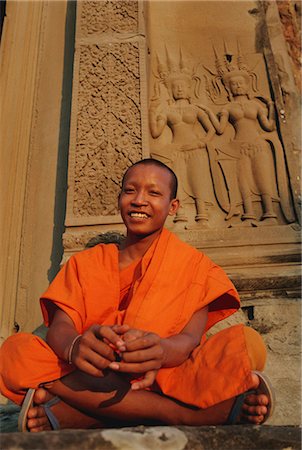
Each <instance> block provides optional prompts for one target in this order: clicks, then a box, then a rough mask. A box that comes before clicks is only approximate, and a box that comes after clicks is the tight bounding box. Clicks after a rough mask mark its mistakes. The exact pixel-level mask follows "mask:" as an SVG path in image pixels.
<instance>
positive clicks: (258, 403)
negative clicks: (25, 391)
mask: <svg viewBox="0 0 302 450" xmlns="http://www.w3.org/2000/svg"><path fill="white" fill-rule="evenodd" d="M258 385H259V377H258V376H257V375H256V374H253V375H252V384H251V386H250V389H255V390H256V394H251V395H250V396H248V397H247V398H246V400H245V403H244V404H243V407H242V414H241V418H240V422H247V423H252V424H260V423H261V422H262V421H263V420H264V416H265V414H266V413H267V406H268V403H269V400H268V397H267V396H266V395H263V394H261V395H259V394H257V387H258ZM54 395H57V396H58V397H60V399H61V401H60V402H59V403H57V404H55V405H54V406H52V408H51V409H52V411H53V413H54V414H55V416H56V417H57V419H58V421H59V423H60V426H61V428H103V427H108V426H111V427H112V426H127V425H128V426H129V425H138V424H147V425H155V424H165V425H195V426H199V425H219V424H224V423H225V422H226V420H227V418H228V415H229V413H230V410H231V408H232V405H233V403H234V399H228V400H225V401H223V402H221V403H219V404H217V405H214V406H212V407H210V408H207V409H197V408H193V407H190V406H189V405H184V404H181V403H179V402H177V401H175V400H173V399H171V398H168V397H166V396H163V395H160V394H157V393H154V392H151V391H146V390H142V391H132V390H131V388H130V383H129V382H127V381H125V380H124V379H123V378H122V377H121V376H120V375H117V374H114V373H110V374H108V375H106V376H104V378H101V379H100V378H95V377H91V376H89V375H86V374H84V373H83V372H73V373H72V374H70V375H68V376H66V377H65V378H63V379H61V380H57V381H54V382H53V383H48V384H47V385H45V387H44V388H40V389H38V390H37V391H36V393H35V396H34V403H35V406H34V407H32V408H30V409H29V412H28V422H27V426H28V429H29V430H30V431H31V432H37V431H44V430H50V429H51V426H50V424H49V422H48V419H47V416H46V414H45V411H44V408H43V406H42V405H43V403H45V402H47V401H48V400H49V399H50V398H51V397H52V396H54Z"/></svg>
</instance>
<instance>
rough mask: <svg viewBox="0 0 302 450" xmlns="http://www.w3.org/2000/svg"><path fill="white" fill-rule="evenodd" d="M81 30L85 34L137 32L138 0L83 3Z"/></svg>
mask: <svg viewBox="0 0 302 450" xmlns="http://www.w3.org/2000/svg"><path fill="white" fill-rule="evenodd" d="M81 9H82V14H81V31H82V33H83V34H84V35H85V34H87V35H91V34H100V33H108V32H115V33H125V32H137V29H138V2H136V1H133V0H128V1H125V0H118V1H117V0H111V1H109V0H106V1H103V0H97V1H85V2H82V4H81Z"/></svg>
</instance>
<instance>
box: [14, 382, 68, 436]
mask: <svg viewBox="0 0 302 450" xmlns="http://www.w3.org/2000/svg"><path fill="white" fill-rule="evenodd" d="M35 392H36V390H35V389H28V391H27V393H26V395H25V398H24V401H23V403H22V408H21V411H20V414H19V419H18V430H19V431H22V432H26V431H28V428H27V414H28V410H29V409H30V408H32V407H33V405H34V402H33V398H34V395H35ZM60 401H61V399H60V398H59V397H53V398H52V399H51V400H49V401H48V402H46V403H43V404H41V405H39V406H42V408H44V411H45V414H46V416H47V418H48V420H49V423H50V425H51V427H52V429H53V430H59V429H60V425H59V422H58V419H57V418H56V416H55V415H54V413H53V412H52V410H51V409H50V408H51V406H53V405H55V404H57V403H58V402H60Z"/></svg>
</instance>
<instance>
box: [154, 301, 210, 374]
mask: <svg viewBox="0 0 302 450" xmlns="http://www.w3.org/2000/svg"><path fill="white" fill-rule="evenodd" d="M207 319H208V307H207V306H206V307H205V308H202V309H200V310H199V311H197V312H196V313H195V314H193V316H192V318H191V320H190V322H189V323H188V325H186V327H185V328H184V329H183V330H182V332H181V333H180V334H177V335H175V336H171V337H169V338H166V339H162V340H161V345H162V347H163V351H164V355H165V357H164V361H163V365H162V367H175V366H179V365H180V364H182V363H183V362H184V361H186V360H187V359H188V357H189V356H190V354H191V353H192V351H193V350H194V348H195V347H197V346H198V345H199V343H200V339H201V336H202V335H203V333H204V330H205V326H206V323H207Z"/></svg>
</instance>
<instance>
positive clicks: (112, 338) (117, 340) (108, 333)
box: [98, 326, 125, 350]
mask: <svg viewBox="0 0 302 450" xmlns="http://www.w3.org/2000/svg"><path fill="white" fill-rule="evenodd" d="M98 335H99V336H100V337H101V338H102V339H103V338H105V339H106V340H107V341H109V342H110V343H111V344H113V345H114V346H116V347H117V348H119V349H120V350H122V349H124V348H125V343H124V341H123V339H122V338H121V337H120V336H119V335H118V334H117V333H115V332H114V331H113V329H112V328H111V327H107V326H100V328H99V330H98Z"/></svg>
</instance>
